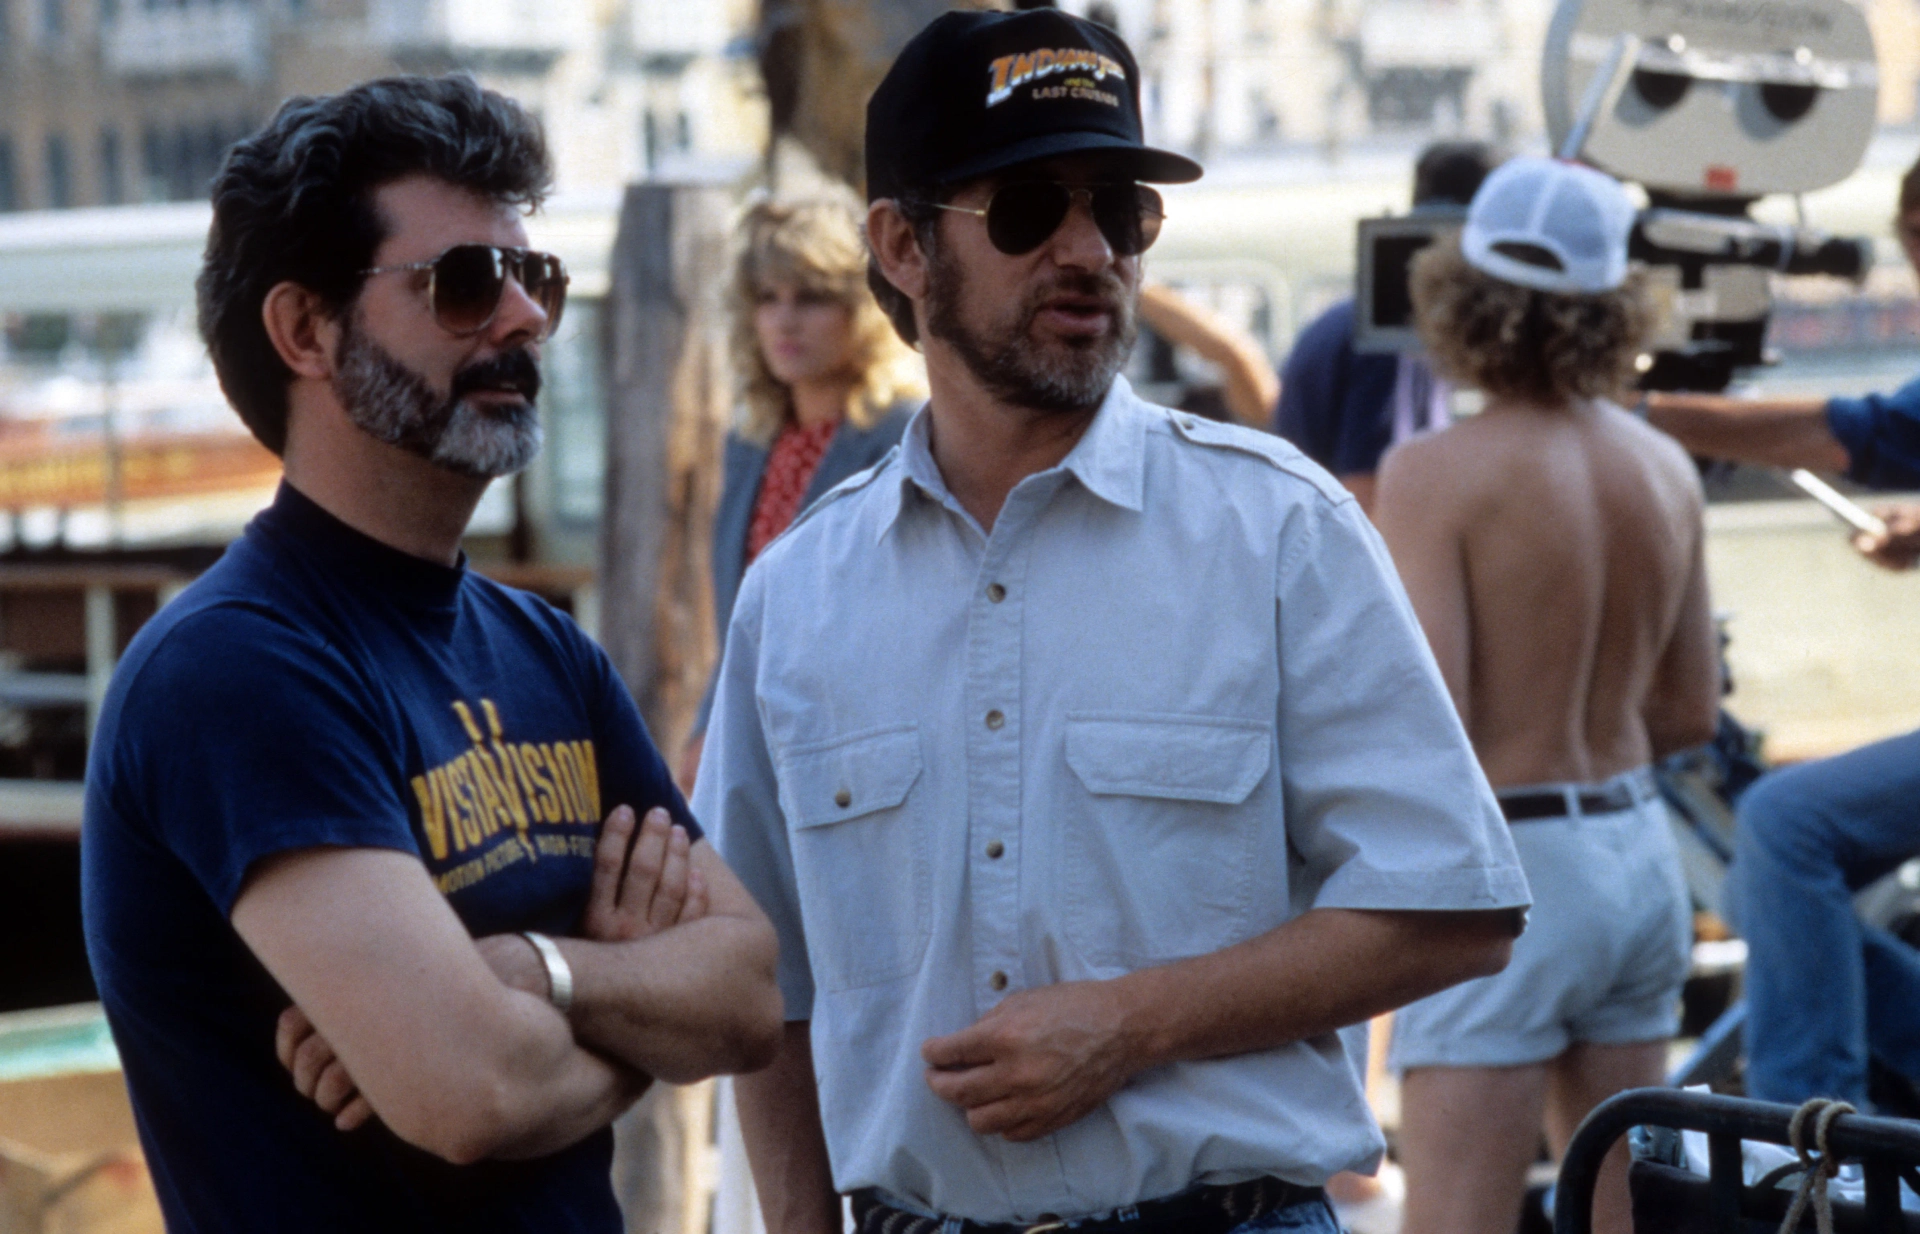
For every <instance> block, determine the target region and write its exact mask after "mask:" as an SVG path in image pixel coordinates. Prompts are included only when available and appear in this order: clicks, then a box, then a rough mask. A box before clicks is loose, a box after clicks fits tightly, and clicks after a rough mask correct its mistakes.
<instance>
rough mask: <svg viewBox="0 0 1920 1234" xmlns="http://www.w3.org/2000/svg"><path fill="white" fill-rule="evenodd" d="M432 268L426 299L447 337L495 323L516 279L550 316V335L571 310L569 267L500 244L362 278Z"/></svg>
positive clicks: (376, 269)
mask: <svg viewBox="0 0 1920 1234" xmlns="http://www.w3.org/2000/svg"><path fill="white" fill-rule="evenodd" d="M411 270H427V271H430V272H431V273H430V274H429V276H428V278H427V300H428V303H430V304H431V305H432V306H433V319H434V321H436V322H438V323H439V325H440V328H441V329H442V330H445V331H446V332H447V333H449V334H452V335H456V336H461V337H464V336H466V335H470V334H478V333H480V332H481V331H482V330H485V329H486V328H487V327H488V326H490V325H492V324H493V319H494V317H495V315H497V314H498V313H499V312H500V299H501V297H502V296H504V295H505V294H506V291H507V279H508V278H509V277H511V278H512V279H513V280H514V281H515V282H517V283H519V284H520V286H521V287H522V288H524V289H525V290H526V293H527V295H528V296H529V297H531V298H532V300H533V302H534V303H535V304H538V305H539V306H540V308H541V311H543V312H544V313H546V315H547V327H546V333H545V334H543V335H542V336H541V337H543V338H546V337H551V336H552V334H553V331H554V328H555V327H556V326H558V325H559V324H560V314H561V313H562V312H563V311H565V309H566V307H567V281H568V280H567V265H566V263H565V262H563V261H561V260H560V259H559V258H558V257H555V256H554V255H553V254H552V253H541V252H536V251H535V250H533V249H518V248H505V247H502V246H501V245H498V244H456V245H454V246H453V247H452V248H450V249H448V250H447V251H446V252H444V253H442V254H440V255H439V256H438V257H435V258H434V259H433V260H432V261H410V262H407V263H406V264H404V265H398V266H373V267H370V268H368V269H365V270H362V271H360V273H361V275H362V276H370V275H375V274H395V273H399V272H401V271H411Z"/></svg>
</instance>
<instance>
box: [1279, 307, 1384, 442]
mask: <svg viewBox="0 0 1920 1234" xmlns="http://www.w3.org/2000/svg"><path fill="white" fill-rule="evenodd" d="M1399 372H1400V358H1399V357H1398V356H1395V355H1391V354H1383V355H1370V354H1362V353H1359V352H1356V351H1354V349H1353V301H1352V300H1342V301H1340V302H1339V303H1337V304H1335V305H1334V306H1333V307H1332V308H1329V309H1328V310H1327V311H1326V312H1324V313H1322V314H1320V316H1318V317H1316V318H1314V320H1313V322H1312V324H1311V325H1309V326H1308V327H1307V328H1306V329H1304V330H1302V331H1301V332H1300V335H1299V337H1298V338H1296V339H1295V340H1294V343H1293V350H1292V351H1290V352H1288V353H1287V361H1286V364H1285V365H1284V366H1283V367H1282V369H1281V373H1280V405H1279V407H1278V408H1276V409H1275V411H1274V418H1273V431H1274V432H1275V433H1277V434H1279V435H1280V436H1282V437H1284V438H1286V439H1287V440H1288V441H1290V442H1292V443H1293V444H1294V445H1296V446H1298V447H1299V448H1300V452H1301V453H1302V454H1305V455H1306V456H1307V457H1308V458H1310V459H1312V460H1313V461H1314V462H1316V463H1318V464H1320V465H1321V466H1322V467H1325V468H1326V469H1327V470H1328V471H1330V472H1332V473H1333V474H1334V475H1336V476H1347V475H1370V474H1372V473H1373V472H1374V471H1376V470H1378V468H1379V466H1380V456H1381V455H1382V454H1385V453H1386V452H1387V447H1388V446H1390V445H1392V444H1393V412H1392V410H1391V403H1392V399H1393V385H1394V381H1395V379H1396V378H1397V377H1398V375H1399Z"/></svg>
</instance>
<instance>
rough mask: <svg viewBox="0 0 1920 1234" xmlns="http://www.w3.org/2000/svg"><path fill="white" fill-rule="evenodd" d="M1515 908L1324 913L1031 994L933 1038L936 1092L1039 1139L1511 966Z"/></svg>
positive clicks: (928, 1050)
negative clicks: (1145, 1086)
mask: <svg viewBox="0 0 1920 1234" xmlns="http://www.w3.org/2000/svg"><path fill="white" fill-rule="evenodd" d="M1512 945H1513V912H1512V910H1499V911H1490V912H1376V911H1362V910H1353V909H1334V908H1326V909H1315V910H1313V911H1311V912H1308V913H1305V914H1303V915H1301V916H1300V917H1297V918H1295V919H1294V920H1292V921H1290V922H1288V923H1287V924H1285V925H1282V926H1279V927H1277V928H1275V929H1273V930H1270V931H1268V932H1267V933H1265V934H1262V935H1260V936H1258V937H1256V938H1252V939H1249V940H1247V941H1246V942H1244V943H1240V944H1238V945H1236V946H1233V947H1229V948H1226V949H1225V950H1222V951H1217V952H1214V953H1213V954H1211V955H1204V956H1196V957H1194V958H1193V959H1189V960H1181V961H1179V962H1177V963H1173V964H1167V965H1163V966H1160V967H1157V968H1147V969H1142V970H1140V971H1139V972H1135V973H1129V974H1128V975H1126V976H1124V977H1118V978H1115V979H1113V980H1110V981H1076V982H1066V983H1063V984H1060V985H1052V986H1043V987H1040V988H1038V989H1033V990H1023V991H1021V992H1019V993H1017V994H1014V995H1012V996H1010V997H1008V998H1007V999H1006V1000H1005V1001H1003V1002H1001V1003H1000V1004H998V1005H997V1006H995V1007H994V1008H993V1009H992V1010H991V1011H989V1012H987V1014H986V1015H984V1016H982V1017H980V1019H979V1020H978V1021H977V1022H975V1023H974V1024H973V1025H972V1026H971V1027H969V1028H966V1029H963V1030H962V1031H960V1032H957V1033H953V1034H950V1035H949V1036H945V1037H936V1038H934V1039H932V1040H930V1041H928V1042H927V1043H926V1044H925V1046H924V1047H923V1048H922V1050H921V1055H922V1057H923V1058H924V1059H925V1060H926V1062H927V1064H928V1072H927V1083H928V1085H929V1087H931V1088H932V1089H933V1091H934V1093H935V1095H937V1096H939V1097H941V1098H942V1099H943V1100H946V1101H948V1102H951V1103H952V1104H954V1105H956V1106H959V1107H960V1108H961V1109H963V1110H965V1111H966V1114H967V1123H968V1125H969V1126H970V1127H972V1128H973V1130H974V1131H976V1132H979V1133H981V1134H998V1135H1003V1136H1005V1137H1006V1138H1007V1139H1009V1140H1031V1139H1035V1138H1037V1137H1039V1136H1043V1135H1047V1134H1049V1133H1051V1132H1053V1131H1057V1130H1059V1129H1060V1128H1061V1127H1064V1126H1066V1125H1067V1124H1069V1123H1072V1122H1074V1121H1076V1120H1078V1119H1080V1118H1082V1117H1084V1116H1085V1115H1086V1114H1087V1113H1088V1112H1090V1111H1091V1110H1093V1109H1094V1108H1095V1107H1096V1106H1098V1105H1100V1104H1101V1103H1102V1102H1104V1101H1106V1100H1107V1098H1109V1097H1111V1096H1112V1095H1113V1094H1114V1093H1115V1092H1116V1091H1118V1090H1119V1089H1120V1088H1121V1087H1122V1086H1123V1085H1125V1084H1126V1083H1127V1081H1128V1080H1130V1079H1132V1078H1133V1077H1134V1076H1136V1075H1139V1074H1140V1073H1141V1072H1143V1071H1148V1070H1151V1069H1152V1068H1155V1067H1159V1066H1163V1065H1165V1064H1167V1063H1172V1062H1179V1061H1183V1060H1189V1059H1204V1058H1222V1057H1227V1056H1231V1055H1236V1054H1248V1053H1252V1052H1254V1051H1256V1050H1266V1049H1273V1048H1275V1047H1278V1046H1282V1045H1287V1044H1289V1043H1291V1042H1295V1041H1300V1040H1304V1039H1306V1038H1309V1037H1316V1036H1319V1035H1321V1034H1323V1033H1329V1032H1332V1031H1333V1030H1335V1029H1337V1028H1342V1027H1345V1026H1346V1025H1349V1024H1357V1023H1359V1022H1360V1021H1362V1020H1365V1019H1368V1018H1369V1017H1371V1016H1374V1015H1378V1014H1379V1013H1380V1012H1382V1011H1387V1010H1390V1009H1392V1008H1394V1007H1399V1006H1403V1005H1405V1004H1406V1003H1409V1002H1412V1001H1413V1000H1415V999H1418V998H1423V997H1425V996H1426V995H1428V994H1431V993H1434V992H1435V991H1437V990H1442V989H1445V988H1446V987H1447V986H1450V985H1453V984H1455V983H1457V982H1460V981H1465V980H1467V979H1469V978H1472V977H1481V976H1485V975H1487V974H1489V973H1495V972H1498V971H1499V970H1500V969H1502V968H1504V967H1505V966H1506V962H1507V958H1508V956H1509V955H1510V954H1511V950H1512Z"/></svg>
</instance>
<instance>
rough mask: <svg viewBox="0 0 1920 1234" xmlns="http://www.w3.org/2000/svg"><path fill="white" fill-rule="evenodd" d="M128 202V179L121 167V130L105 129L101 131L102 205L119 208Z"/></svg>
mask: <svg viewBox="0 0 1920 1234" xmlns="http://www.w3.org/2000/svg"><path fill="white" fill-rule="evenodd" d="M126 200H127V178H126V173H125V169H124V168H122V167H121V166H120V130H118V129H111V128H103V129H101V130H100V203H101V204H102V205H107V206H119V205H125V204H126Z"/></svg>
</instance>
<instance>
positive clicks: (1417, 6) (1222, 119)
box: [1063, 0, 1920, 159]
mask: <svg viewBox="0 0 1920 1234" xmlns="http://www.w3.org/2000/svg"><path fill="white" fill-rule="evenodd" d="M1063 7H1066V8H1070V9H1072V10H1073V11H1075V12H1078V13H1082V14H1087V15H1100V14H1101V11H1102V10H1104V15H1106V16H1110V17H1112V18H1114V19H1116V20H1117V21H1118V24H1119V27H1120V33H1121V35H1122V36H1123V37H1125V38H1126V39H1127V41H1128V42H1129V43H1130V44H1132V46H1133V47H1134V49H1135V51H1136V52H1137V53H1138V54H1139V57H1140V63H1141V70H1142V72H1143V73H1144V74H1145V76H1146V81H1145V82H1144V87H1145V91H1144V95H1143V102H1144V104H1145V111H1146V119H1147V126H1148V129H1149V131H1150V132H1151V133H1153V134H1154V138H1155V140H1156V141H1158V142H1159V143H1161V144H1164V145H1169V146H1171V147H1173V148H1174V149H1177V150H1187V151H1191V152H1193V153H1195V154H1196V155H1197V156H1198V157H1201V158H1203V159H1204V158H1215V159H1218V158H1220V157H1221V156H1223V155H1224V156H1232V155H1236V154H1241V153H1245V154H1250V155H1258V154H1261V153H1272V152H1279V151H1283V150H1287V149H1295V150H1298V149H1302V148H1309V149H1310V148H1318V149H1320V150H1322V151H1324V152H1325V153H1327V154H1328V155H1334V156H1337V155H1338V153H1339V152H1340V151H1341V150H1342V148H1343V147H1345V146H1347V145H1349V144H1352V143H1357V142H1363V141H1367V140H1369V139H1375V138H1387V139H1391V138H1395V137H1413V138H1427V137H1436V136H1468V137H1477V138H1486V139H1491V140H1494V141H1499V142H1504V143H1514V144H1521V143H1525V142H1526V141H1528V140H1529V139H1535V140H1537V139H1538V138H1539V136H1540V134H1542V133H1543V132H1544V130H1545V122H1544V117H1543V116H1542V114H1541V104H1540V52H1541V48H1542V46H1543V45H1544V44H1545V42H1546V35H1547V24H1548V22H1549V21H1550V20H1551V18H1552V15H1553V7H1554V6H1553V3H1552V0H1063ZM1866 7H1867V13H1868V19H1869V21H1870V22H1871V23H1872V26H1873V32H1874V39H1875V42H1876V44H1877V46H1878V50H1879V55H1880V73H1881V83H1882V84H1881V95H1880V118H1881V120H1882V122H1883V123H1887V124H1910V123H1912V122H1913V121H1914V119H1915V85H1916V82H1917V81H1920V3H1916V0H1867V5H1866Z"/></svg>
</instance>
